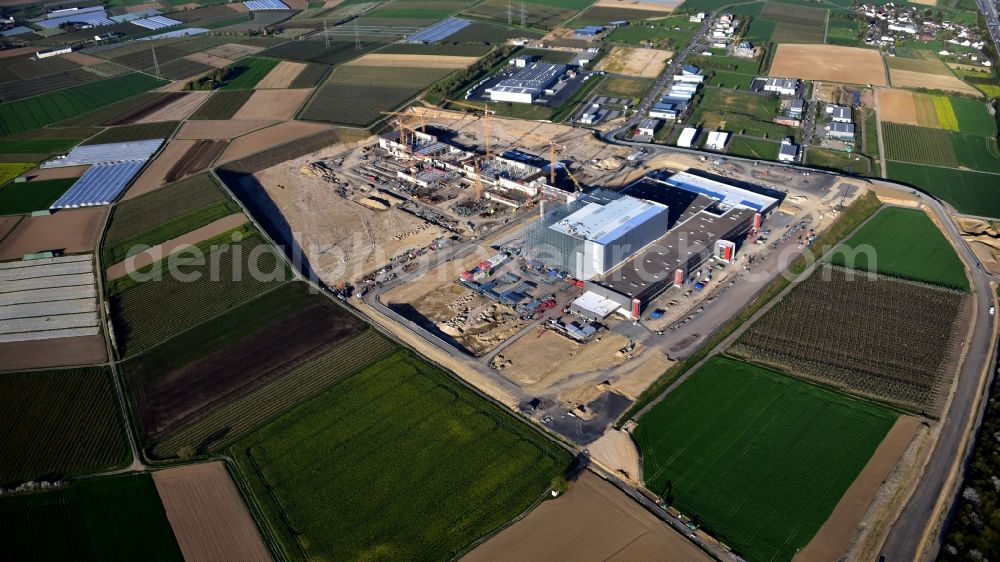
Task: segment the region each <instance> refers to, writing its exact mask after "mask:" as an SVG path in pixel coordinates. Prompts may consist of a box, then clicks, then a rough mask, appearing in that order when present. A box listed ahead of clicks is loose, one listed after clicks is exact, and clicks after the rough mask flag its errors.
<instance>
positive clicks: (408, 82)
mask: <svg viewBox="0 0 1000 562" xmlns="http://www.w3.org/2000/svg"><path fill="white" fill-rule="evenodd" d="M452 72H454V70H451V69H447V68H408V67H389V66H386V67H368V66H355V65H351V66H341V67H338V68H336V69H334V71H333V73H331V74H330V78H329V79H328V80H327V81H326V83H325V84H323V86H321V87H320V88H319V90H317V92H316V94H315V95H314V96H313V97H312V99H310V101H309V102H308V104H307V105H306V106H305V109H304V110H303V111H302V116H301V117H302V119H305V120H311V121H329V122H333V123H342V124H344V125H354V126H361V127H364V126H368V125H370V124H372V123H374V122H375V121H378V120H379V119H382V118H383V117H384V115H383V114H382V112H383V111H389V110H392V109H395V108H397V107H399V106H401V105H402V104H404V103H406V102H407V101H409V100H410V99H412V98H414V97H416V96H417V95H419V94H420V92H422V91H424V90H425V89H427V88H428V87H429V86H430V85H431V84H433V83H434V82H436V81H438V80H440V79H442V78H444V77H445V76H448V75H449V74H451V73H452ZM345 99H352V100H354V103H349V104H348V103H342V101H343V100H345Z"/></svg>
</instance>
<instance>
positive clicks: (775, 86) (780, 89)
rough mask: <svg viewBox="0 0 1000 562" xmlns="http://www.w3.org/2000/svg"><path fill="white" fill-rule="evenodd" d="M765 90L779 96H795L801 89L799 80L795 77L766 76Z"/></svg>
mask: <svg viewBox="0 0 1000 562" xmlns="http://www.w3.org/2000/svg"><path fill="white" fill-rule="evenodd" d="M763 80H764V87H763V90H764V91H765V92H771V93H773V94H778V95H779V96H794V95H795V93H796V92H797V91H798V90H799V81H798V80H796V79H794V78H766V79H763Z"/></svg>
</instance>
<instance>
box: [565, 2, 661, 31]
mask: <svg viewBox="0 0 1000 562" xmlns="http://www.w3.org/2000/svg"><path fill="white" fill-rule="evenodd" d="M663 15H664V13H663V12H658V11H655V10H642V9H633V8H632V7H631V6H629V5H627V4H624V5H622V6H621V7H620V8H619V7H618V6H593V7H591V8H587V9H586V10H585V11H584V12H583V13H581V14H580V15H579V16H577V17H575V18H573V21H572V22H570V25H572V26H574V27H582V26H585V25H603V26H607V25H608V24H609V23H611V22H613V21H618V20H625V21H630V22H638V21H640V20H644V19H647V18H661V17H663Z"/></svg>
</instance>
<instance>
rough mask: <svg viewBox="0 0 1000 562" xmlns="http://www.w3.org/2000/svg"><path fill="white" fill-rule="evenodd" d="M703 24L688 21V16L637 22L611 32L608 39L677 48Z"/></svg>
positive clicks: (687, 40)
mask: <svg viewBox="0 0 1000 562" xmlns="http://www.w3.org/2000/svg"><path fill="white" fill-rule="evenodd" d="M700 26H701V24H698V23H692V22H690V21H688V18H687V16H671V17H668V18H664V19H657V20H651V21H643V22H635V23H634V24H632V25H629V26H627V27H619V28H617V29H615V30H614V31H612V32H611V34H610V35H609V36H608V41H611V42H614V43H624V44H626V45H646V44H649V45H653V46H654V47H657V48H662V49H671V50H672V49H677V48H680V47H683V46H684V45H686V44H687V43H688V42H689V41H691V38H692V37H694V32H695V31H697V29H698V28H699V27H700Z"/></svg>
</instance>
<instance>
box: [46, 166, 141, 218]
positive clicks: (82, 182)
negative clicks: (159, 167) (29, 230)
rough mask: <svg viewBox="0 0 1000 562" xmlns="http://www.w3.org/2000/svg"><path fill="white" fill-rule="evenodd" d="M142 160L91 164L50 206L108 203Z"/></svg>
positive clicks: (137, 171)
mask: <svg viewBox="0 0 1000 562" xmlns="http://www.w3.org/2000/svg"><path fill="white" fill-rule="evenodd" d="M145 164H146V161H145V160H133V161H128V162H115V163H100V164H94V165H93V166H91V167H90V169H88V170H87V171H86V172H84V174H83V175H82V176H80V179H78V180H77V181H76V183H74V184H73V185H72V187H70V188H69V189H68V190H67V191H66V193H63V195H62V197H60V198H59V199H57V200H56V202H55V203H53V204H52V206H51V207H49V208H50V209H67V208H76V207H93V206H97V205H110V204H111V203H113V202H114V201H115V199H118V196H119V195H121V193H122V191H125V188H126V187H128V184H129V183H131V181H132V178H134V177H135V176H136V175H137V174H138V173H139V170H141V169H142V167H143V166H144V165H145Z"/></svg>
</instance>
